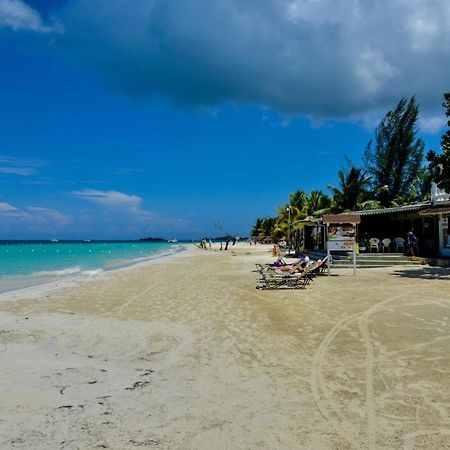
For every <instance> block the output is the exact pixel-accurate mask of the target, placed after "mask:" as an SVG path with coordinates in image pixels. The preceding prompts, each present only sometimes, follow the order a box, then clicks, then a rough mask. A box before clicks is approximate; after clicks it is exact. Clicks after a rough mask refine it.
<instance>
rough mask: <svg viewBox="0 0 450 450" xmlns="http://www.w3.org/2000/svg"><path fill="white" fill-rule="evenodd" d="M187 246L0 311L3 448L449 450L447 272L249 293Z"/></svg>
mask: <svg viewBox="0 0 450 450" xmlns="http://www.w3.org/2000/svg"><path fill="white" fill-rule="evenodd" d="M269 261H271V255H270V247H266V246H257V247H254V246H248V245H247V244H239V245H236V246H234V247H230V249H229V250H228V251H227V252H224V251H201V250H197V249H190V250H189V251H187V252H185V253H181V254H179V255H177V256H176V257H172V258H168V259H161V260H159V261H157V262H153V263H152V264H149V265H146V266H140V267H136V268H134V269H127V270H120V271H117V272H114V273H109V274H107V275H103V276H102V277H99V278H94V279H93V280H90V281H88V282H84V283H81V284H76V285H72V286H66V287H64V288H61V289H59V290H53V291H49V292H42V291H41V294H42V295H40V296H39V297H38V298H30V297H32V296H30V295H27V296H24V297H26V298H20V295H17V294H16V295H15V296H14V298H12V299H11V300H10V301H5V300H3V301H1V302H0V357H1V366H0V392H1V401H0V448H1V449H55V448H61V449H88V448H108V449H137V448H148V449H153V448H154V449H183V450H194V449H199V450H200V449H205V450H211V449H270V450H273V449H350V448H352V449H383V448H384V449H406V450H412V449H442V448H449V447H450V351H449V350H450V321H449V318H450V289H449V286H450V272H449V271H448V270H444V269H439V268H429V267H425V266H418V267H412V268H411V267H402V266H399V267H392V268H378V269H363V270H359V271H358V274H357V275H356V276H352V275H351V271H350V270H346V269H340V270H336V271H335V272H334V273H333V274H332V276H330V277H325V276H323V277H317V279H315V280H314V281H313V283H312V284H311V286H308V287H307V288H306V289H304V290H276V291H275V290H274V291H261V290H257V289H255V286H256V284H257V279H258V277H257V274H256V273H255V272H254V263H255V262H269Z"/></svg>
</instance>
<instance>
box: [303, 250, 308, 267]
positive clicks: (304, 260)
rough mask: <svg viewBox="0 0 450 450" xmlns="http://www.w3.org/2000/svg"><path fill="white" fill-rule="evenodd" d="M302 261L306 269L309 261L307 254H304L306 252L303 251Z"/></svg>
mask: <svg viewBox="0 0 450 450" xmlns="http://www.w3.org/2000/svg"><path fill="white" fill-rule="evenodd" d="M302 260H303V262H304V263H305V264H306V267H308V266H309V263H310V259H309V256H308V253H306V250H303V253H302Z"/></svg>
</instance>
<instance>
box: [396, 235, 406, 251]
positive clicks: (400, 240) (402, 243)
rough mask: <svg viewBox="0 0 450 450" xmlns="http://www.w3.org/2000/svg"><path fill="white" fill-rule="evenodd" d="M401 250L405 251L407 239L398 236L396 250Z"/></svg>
mask: <svg viewBox="0 0 450 450" xmlns="http://www.w3.org/2000/svg"><path fill="white" fill-rule="evenodd" d="M400 250H401V251H402V252H404V251H405V240H404V239H403V238H401V237H396V238H395V251H396V252H398V251H400Z"/></svg>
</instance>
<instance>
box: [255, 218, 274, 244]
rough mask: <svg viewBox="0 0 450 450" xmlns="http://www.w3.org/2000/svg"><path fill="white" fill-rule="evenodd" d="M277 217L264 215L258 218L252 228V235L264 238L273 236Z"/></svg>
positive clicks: (256, 237)
mask: <svg viewBox="0 0 450 450" xmlns="http://www.w3.org/2000/svg"><path fill="white" fill-rule="evenodd" d="M276 220H277V219H276V218H275V217H263V218H258V219H256V223H255V225H254V226H253V228H252V231H251V236H252V237H253V238H255V239H263V238H265V237H267V236H272V233H273V230H274V228H275V224H276Z"/></svg>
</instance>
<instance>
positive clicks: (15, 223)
mask: <svg viewBox="0 0 450 450" xmlns="http://www.w3.org/2000/svg"><path fill="white" fill-rule="evenodd" d="M0 215H1V220H0V232H1V233H2V235H3V236H15V235H17V233H18V232H19V234H21V235H24V236H25V237H27V238H28V237H29V236H33V235H46V236H48V235H54V234H59V233H61V232H64V230H66V229H67V227H68V226H69V225H70V224H71V223H72V218H71V217H70V216H68V215H66V214H63V213H61V212H59V211H57V210H55V209H51V208H45V207H41V206H26V207H24V208H16V207H14V206H12V205H11V204H9V203H0Z"/></svg>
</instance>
